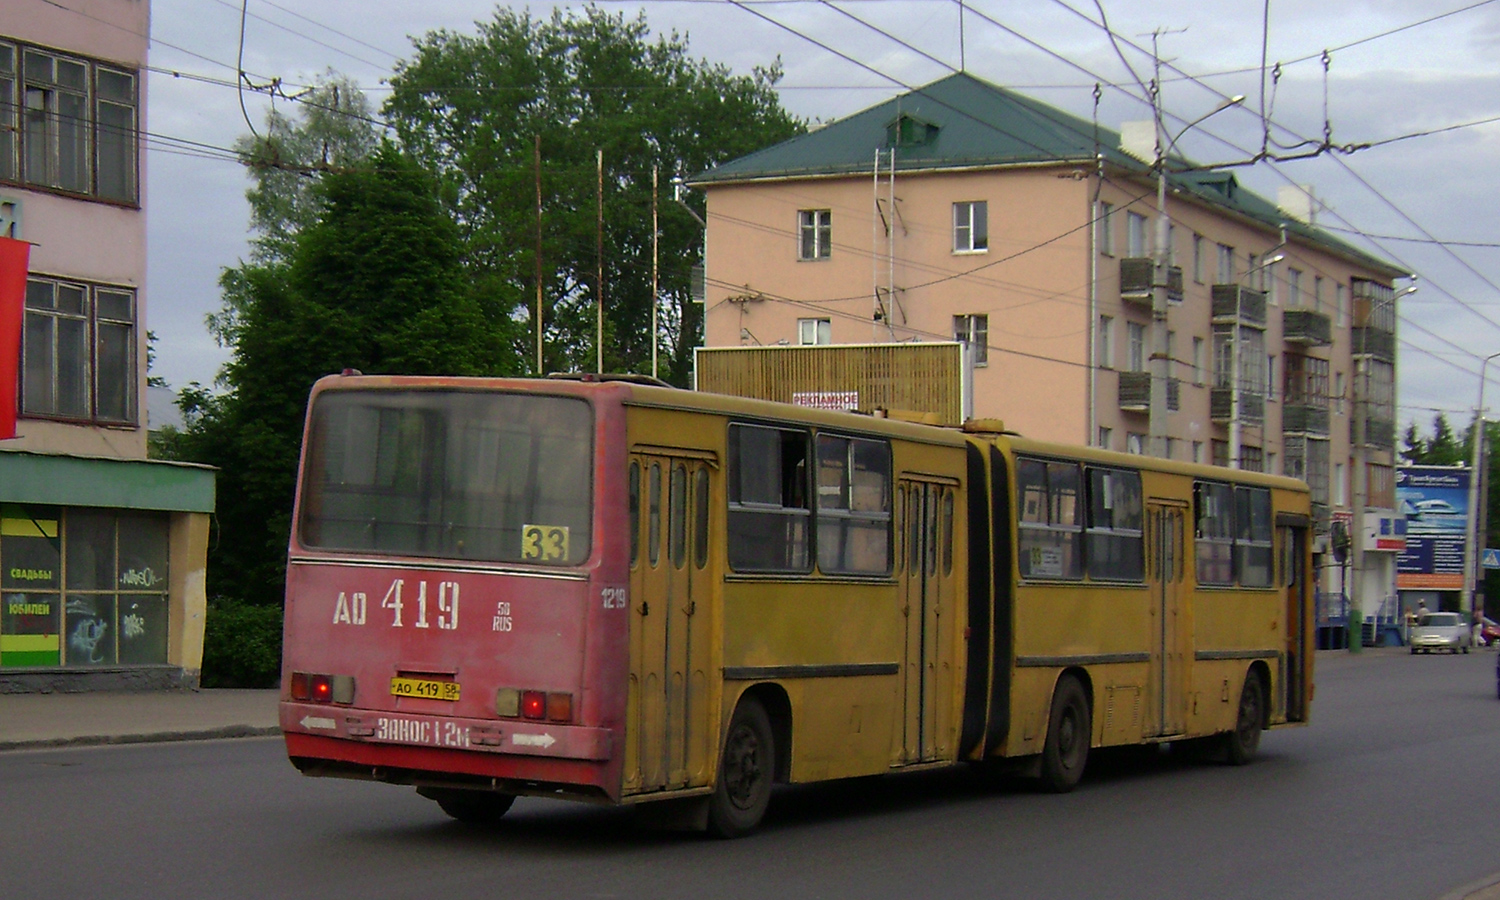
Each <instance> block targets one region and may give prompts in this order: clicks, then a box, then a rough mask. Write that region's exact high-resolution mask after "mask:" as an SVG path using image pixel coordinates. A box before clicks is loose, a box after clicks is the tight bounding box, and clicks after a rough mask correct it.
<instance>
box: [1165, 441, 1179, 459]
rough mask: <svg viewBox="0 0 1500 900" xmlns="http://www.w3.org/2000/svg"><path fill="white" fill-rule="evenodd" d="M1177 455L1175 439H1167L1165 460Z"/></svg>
mask: <svg viewBox="0 0 1500 900" xmlns="http://www.w3.org/2000/svg"><path fill="white" fill-rule="evenodd" d="M1176 455H1177V438H1170V437H1169V438H1167V456H1166V458H1167V459H1172V458H1173V457H1174V456H1176Z"/></svg>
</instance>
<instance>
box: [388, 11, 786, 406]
mask: <svg viewBox="0 0 1500 900" xmlns="http://www.w3.org/2000/svg"><path fill="white" fill-rule="evenodd" d="M780 74H781V70H780V65H779V62H777V63H773V64H772V65H770V66H768V67H765V68H757V69H755V70H754V72H753V73H752V74H751V75H749V76H735V75H732V74H731V73H730V71H729V70H728V69H727V68H726V67H724V66H722V65H714V64H711V63H708V62H706V61H702V60H694V59H692V58H691V57H690V56H689V55H688V47H687V42H686V40H685V39H684V38H681V37H679V36H678V35H677V34H676V33H672V34H670V35H663V36H659V37H657V38H656V39H655V40H654V41H653V40H651V38H650V35H649V29H648V27H647V24H646V20H645V18H644V16H640V17H637V18H634V19H627V18H625V16H624V15H609V14H608V13H605V12H602V11H600V10H599V9H597V8H595V7H588V8H586V9H585V10H583V11H582V12H581V13H575V12H572V11H569V12H562V11H556V12H554V13H553V14H552V16H551V17H550V18H549V19H539V18H532V16H531V14H530V13H529V12H520V13H517V12H514V11H512V10H508V9H500V10H497V11H496V12H495V15H494V18H493V19H492V20H490V21H487V22H480V23H478V34H477V35H474V36H469V35H463V34H457V33H454V32H451V31H435V32H431V33H429V34H427V35H426V36H424V37H422V38H419V39H417V41H416V55H415V57H414V58H413V59H411V60H410V61H409V62H405V63H403V64H401V65H399V66H398V67H397V72H396V75H395V77H394V78H393V79H392V80H391V85H392V88H393V91H392V94H391V97H390V99H389V100H388V101H387V102H386V104H385V107H384V111H385V114H386V116H387V117H388V118H389V119H390V120H391V121H392V123H393V124H394V125H395V127H396V130H397V132H398V134H399V135H400V137H401V140H402V141H403V143H404V145H405V146H406V147H407V149H408V150H409V151H410V152H411V153H413V154H414V155H415V156H416V157H417V158H418V159H419V160H421V161H422V162H423V164H425V165H426V166H427V167H429V168H430V169H432V170H434V171H436V172H438V173H439V175H440V177H441V179H442V185H443V197H444V199H445V202H447V203H448V204H449V205H450V206H451V208H452V209H453V210H454V211H455V214H456V216H457V218H458V220H459V222H460V223H461V226H462V227H463V229H464V235H465V240H466V245H467V258H468V261H469V263H470V264H471V265H472V266H473V268H474V270H475V272H476V277H477V278H480V279H481V280H482V281H483V283H484V284H486V285H487V286H488V288H487V290H486V291H485V295H486V297H487V298H488V299H489V300H490V301H491V302H492V303H494V304H495V307H496V308H495V310H494V311H495V312H496V313H497V314H500V315H504V316H507V317H510V318H514V319H516V320H518V321H519V320H522V319H525V320H527V322H528V326H529V327H528V330H527V331H526V332H525V333H522V334H519V335H518V336H517V339H518V341H519V346H518V352H519V353H520V354H521V355H522V357H523V358H525V359H528V360H534V349H532V348H533V343H532V342H533V341H534V338H532V337H531V335H533V334H534V333H535V320H534V319H533V318H531V317H532V316H533V314H534V313H533V309H534V302H535V296H536V274H535V272H536V257H535V247H536V181H535V178H536V175H535V167H534V162H533V160H534V153H535V147H536V144H535V141H536V139H537V138H538V136H539V137H540V140H541V157H542V162H541V181H542V193H543V197H542V207H543V215H542V219H543V223H544V224H543V231H544V234H543V240H542V261H543V275H542V281H543V294H544V298H545V305H546V309H545V311H544V314H543V317H544V320H545V323H546V343H547V345H548V351H547V356H546V359H545V362H544V368H545V369H559V368H571V369H584V370H589V371H592V370H593V369H594V367H595V359H596V348H595V337H594V335H595V306H594V302H595V293H594V291H595V287H596V282H597V280H598V278H597V275H596V271H597V261H596V227H597V224H596V217H597V212H596V195H597V190H598V181H597V176H596V156H595V154H596V151H602V152H603V160H604V179H603V180H604V195H605V197H604V237H603V246H604V293H605V310H606V320H607V321H606V326H605V327H606V338H605V363H604V365H605V368H606V369H607V370H611V371H618V370H631V371H649V360H650V357H651V340H652V335H651V333H650V323H651V199H652V189H651V172H652V167H653V166H656V167H658V169H659V171H660V173H661V177H660V194H659V198H658V199H659V209H660V232H661V238H660V259H661V261H662V262H661V279H660V284H661V288H660V294H661V298H662V304H661V312H662V315H661V319H662V325H661V335H660V337H661V338H662V339H663V343H664V344H666V346H667V350H666V352H665V354H664V372H663V374H664V376H665V377H668V378H669V379H670V380H672V381H675V382H676V383H679V384H685V383H686V380H687V378H688V377H689V374H690V370H691V365H692V348H693V347H694V346H696V345H697V344H698V343H699V341H700V335H701V333H702V309H701V307H699V306H697V305H695V304H694V303H693V302H692V299H691V269H692V266H693V265H694V264H695V263H696V262H697V261H698V260H699V258H700V254H701V247H702V239H703V235H702V229H701V227H700V226H699V225H698V223H697V222H696V221H695V220H694V219H693V217H692V216H691V215H690V214H689V213H688V212H687V210H685V209H683V208H682V207H680V206H678V205H677V204H674V203H672V202H670V199H669V198H670V197H671V193H670V191H671V185H670V182H671V178H672V176H673V175H674V174H676V173H685V174H693V173H696V172H698V171H701V170H703V169H706V168H709V167H711V166H713V165H715V164H717V163H719V162H722V161H725V160H728V159H732V158H734V157H737V156H740V155H743V154H745V153H749V152H751V151H753V150H756V149H759V148H761V147H765V146H768V145H770V144H773V143H776V142H778V141H781V140H785V139H786V138H789V137H791V136H793V135H795V134H797V133H799V132H800V131H801V130H802V129H803V127H804V126H803V124H802V123H801V122H799V121H798V120H797V119H795V118H794V117H793V116H791V115H790V114H789V113H787V112H786V111H785V110H783V109H782V108H781V106H780V103H779V101H778V99H777V97H776V94H775V92H774V90H773V87H774V85H775V83H776V81H777V80H778V79H779V78H780ZM533 365H534V363H533Z"/></svg>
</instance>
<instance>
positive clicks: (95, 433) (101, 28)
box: [0, 0, 214, 692]
mask: <svg viewBox="0 0 1500 900" xmlns="http://www.w3.org/2000/svg"><path fill="white" fill-rule="evenodd" d="M150 25H151V12H150V3H149V2H148V0H72V2H70V3H69V4H67V5H66V6H63V5H60V4H55V3H49V2H46V0H9V2H7V3H6V4H5V9H4V12H3V13H0V235H3V236H5V237H10V238H15V239H18V240H23V241H25V242H27V243H29V244H30V245H31V247H30V259H29V263H28V266H27V273H26V290H25V302H24V310H23V312H22V317H23V321H22V329H21V345H20V354H21V356H20V364H19V377H18V384H16V385H14V386H12V385H3V386H0V389H3V390H12V389H14V390H16V391H17V410H18V419H17V424H16V437H15V438H13V439H10V440H6V441H0V692H17V691H36V690H93V689H121V688H166V687H178V686H195V685H196V684H197V681H198V674H199V670H200V668H201V666H202V659H203V629H204V619H205V614H206V557H207V550H208V534H209V521H210V517H211V515H212V513H213V509H214V473H213V470H212V469H209V468H207V467H203V466H194V465H186V464H179V463H167V462H159V461H152V460H148V459H147V451H146V445H147V441H146V435H147V421H146V412H145V396H146V355H147V354H146V350H147V342H146V314H145V313H146V302H147V295H146V184H145V159H144V149H145V134H146V78H145V76H146V59H147V46H148V44H149V40H150V39H149V35H150Z"/></svg>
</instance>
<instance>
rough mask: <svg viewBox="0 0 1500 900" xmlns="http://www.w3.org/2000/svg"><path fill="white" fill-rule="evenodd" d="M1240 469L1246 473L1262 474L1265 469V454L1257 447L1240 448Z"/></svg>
mask: <svg viewBox="0 0 1500 900" xmlns="http://www.w3.org/2000/svg"><path fill="white" fill-rule="evenodd" d="M1240 468H1241V469H1243V470H1244V471H1246V472H1264V471H1265V468H1266V458H1265V454H1264V453H1262V452H1261V448H1259V447H1249V446H1244V447H1240Z"/></svg>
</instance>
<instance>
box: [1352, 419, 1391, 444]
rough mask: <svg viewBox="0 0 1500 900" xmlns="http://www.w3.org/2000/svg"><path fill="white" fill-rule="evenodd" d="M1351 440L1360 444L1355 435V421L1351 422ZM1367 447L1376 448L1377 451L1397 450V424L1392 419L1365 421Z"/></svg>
mask: <svg viewBox="0 0 1500 900" xmlns="http://www.w3.org/2000/svg"><path fill="white" fill-rule="evenodd" d="M1349 440H1350V441H1351V442H1358V440H1359V436H1358V435H1356V434H1355V433H1354V421H1353V420H1352V419H1351V420H1350V422H1349ZM1365 446H1366V447H1374V448H1375V449H1377V450H1395V449H1396V423H1395V422H1392V421H1391V420H1390V419H1377V418H1374V417H1371V418H1368V419H1365Z"/></svg>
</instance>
